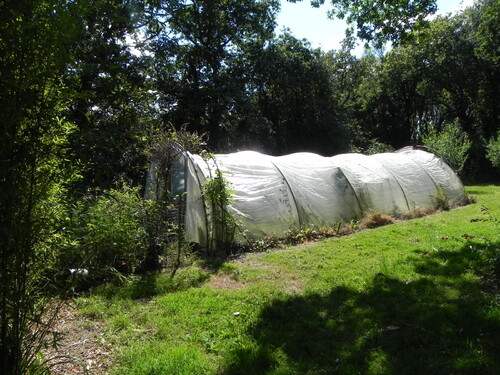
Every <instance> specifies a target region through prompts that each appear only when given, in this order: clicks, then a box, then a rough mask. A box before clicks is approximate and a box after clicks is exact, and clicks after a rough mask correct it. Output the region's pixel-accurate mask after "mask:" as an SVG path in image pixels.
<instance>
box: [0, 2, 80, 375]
mask: <svg viewBox="0 0 500 375" xmlns="http://www.w3.org/2000/svg"><path fill="white" fill-rule="evenodd" d="M80 10H81V9H80V8H79V7H78V4H77V3H75V2H67V1H63V0H37V1H33V0H15V1H11V0H7V1H2V2H0V77H1V82H2V84H1V85H0V108H1V109H2V110H1V111H0V285H1V288H0V372H1V373H2V374H6V375H11V374H16V375H21V374H27V373H29V374H31V373H41V371H40V365H41V363H40V362H39V361H38V359H39V358H40V357H39V356H38V355H39V353H38V351H39V350H40V342H43V341H44V339H45V338H46V337H44V335H43V334H41V332H42V333H43V332H46V331H44V330H43V323H42V316H41V314H42V313H43V309H41V306H43V296H44V294H45V293H46V291H45V290H43V287H44V286H45V285H46V284H45V281H44V279H43V271H44V270H45V269H46V267H47V265H48V264H50V259H51V255H53V251H54V245H55V243H56V242H57V239H58V234H59V233H60V232H59V230H60V226H59V220H60V219H61V216H62V214H63V212H64V196H65V187H66V184H67V182H68V181H69V180H70V179H71V178H72V176H73V172H72V170H73V168H72V167H71V166H70V165H68V156H67V144H66V140H67V136H68V134H69V133H70V131H71V126H70V125H69V124H68V123H67V122H66V121H65V120H64V117H63V109H64V106H65V104H67V102H66V92H65V90H64V86H63V85H62V82H61V80H60V76H61V75H62V74H63V73H64V71H65V69H66V67H67V63H68V58H69V57H70V56H71V54H72V51H73V47H74V41H75V35H76V33H75V31H76V30H77V28H78V26H79V25H80V24H79V23H78V19H77V18H76V17H74V15H76V14H78V13H79V12H80ZM40 329H42V331H40Z"/></svg>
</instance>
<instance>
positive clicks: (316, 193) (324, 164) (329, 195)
mask: <svg viewBox="0 0 500 375" xmlns="http://www.w3.org/2000/svg"><path fill="white" fill-rule="evenodd" d="M273 161H274V163H275V165H276V166H277V167H278V168H279V169H280V171H281V172H282V174H283V175H284V176H285V178H286V180H287V181H288V184H289V185H290V188H291V190H292V193H293V196H294V198H295V201H296V203H297V209H298V212H299V217H300V222H301V224H302V225H309V224H314V225H319V226H321V225H332V224H334V223H335V222H337V221H338V220H343V221H348V220H350V219H352V218H354V217H358V216H361V208H360V206H359V204H358V201H357V199H356V196H355V193H354V190H353V188H352V187H351V185H350V184H349V181H348V180H347V179H346V177H345V176H344V174H343V173H342V171H341V170H340V169H339V168H338V167H336V166H335V165H333V164H332V163H331V162H330V160H329V158H325V157H322V156H319V155H317V154H311V153H297V154H292V155H287V156H281V157H277V158H274V160H273Z"/></svg>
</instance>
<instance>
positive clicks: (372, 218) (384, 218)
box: [361, 211, 394, 229]
mask: <svg viewBox="0 0 500 375" xmlns="http://www.w3.org/2000/svg"><path fill="white" fill-rule="evenodd" d="M393 223H394V219H393V218H392V217H391V216H389V215H386V214H383V213H380V212H376V211H370V212H368V213H367V214H366V215H365V217H364V218H363V220H361V226H362V227H364V228H369V229H371V228H377V227H382V226H384V225H388V224H393Z"/></svg>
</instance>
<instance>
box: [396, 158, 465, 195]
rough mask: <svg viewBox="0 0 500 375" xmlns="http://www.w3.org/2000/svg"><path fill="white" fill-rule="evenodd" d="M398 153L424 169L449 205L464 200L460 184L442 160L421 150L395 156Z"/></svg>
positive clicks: (463, 191) (462, 187)
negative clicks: (440, 189)
mask: <svg viewBox="0 0 500 375" xmlns="http://www.w3.org/2000/svg"><path fill="white" fill-rule="evenodd" d="M400 153H401V154H403V155H405V156H406V157H407V158H409V159H411V160H413V161H414V162H416V163H418V164H419V165H420V166H421V167H422V168H423V169H425V171H426V172H427V173H428V174H429V176H430V177H431V178H432V179H433V180H434V183H435V184H436V186H438V187H441V188H443V190H444V192H445V194H446V197H447V198H448V200H449V202H450V203H451V204H454V203H460V202H462V201H463V200H464V198H465V190H464V186H463V185H462V182H461V181H460V179H459V178H458V176H457V175H456V174H455V172H454V171H453V170H452V169H451V168H450V167H449V166H448V165H447V164H446V163H445V162H444V161H443V160H442V159H440V158H438V157H437V156H436V155H434V154H431V153H429V152H425V151H422V150H412V149H404V150H402V151H400V152H398V153H397V154H400Z"/></svg>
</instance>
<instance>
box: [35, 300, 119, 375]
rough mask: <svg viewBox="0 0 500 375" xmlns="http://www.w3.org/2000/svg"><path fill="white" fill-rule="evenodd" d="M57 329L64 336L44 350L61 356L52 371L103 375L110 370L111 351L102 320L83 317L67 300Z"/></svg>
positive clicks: (63, 374) (58, 374)
mask: <svg viewBox="0 0 500 375" xmlns="http://www.w3.org/2000/svg"><path fill="white" fill-rule="evenodd" d="M54 330H55V331H56V332H57V333H58V334H60V335H61V340H60V341H59V342H58V346H57V348H48V349H46V350H45V351H44V354H45V356H46V358H55V357H60V358H61V359H60V360H57V359H56V360H54V361H53V362H52V363H54V365H53V366H52V367H51V371H52V374H53V375H75V374H89V375H104V374H107V373H108V372H109V369H110V365H111V362H112V354H111V349H110V347H109V344H107V343H106V341H105V339H104V334H103V331H104V324H103V323H101V322H97V321H94V320H90V319H88V318H85V317H82V316H80V315H78V314H77V308H76V306H75V305H74V304H65V305H64V306H62V308H61V310H60V311H59V315H58V319H57V320H56V322H55V326H54ZM57 362H61V363H57Z"/></svg>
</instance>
